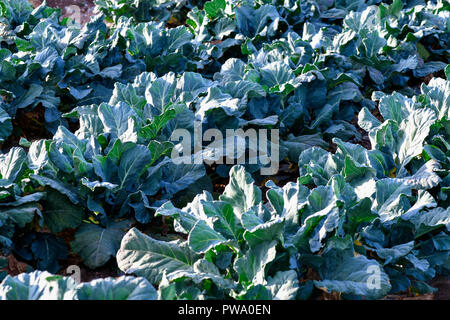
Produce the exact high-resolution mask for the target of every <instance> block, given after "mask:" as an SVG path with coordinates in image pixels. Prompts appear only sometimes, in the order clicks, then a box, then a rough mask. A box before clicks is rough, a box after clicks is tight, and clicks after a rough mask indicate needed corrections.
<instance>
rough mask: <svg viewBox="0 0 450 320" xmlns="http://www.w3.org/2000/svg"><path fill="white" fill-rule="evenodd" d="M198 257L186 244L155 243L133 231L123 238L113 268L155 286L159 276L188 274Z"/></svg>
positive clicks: (160, 277) (155, 241) (160, 278)
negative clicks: (179, 273) (183, 272)
mask: <svg viewBox="0 0 450 320" xmlns="http://www.w3.org/2000/svg"><path fill="white" fill-rule="evenodd" d="M198 259H199V256H198V255H197V254H195V252H193V251H192V250H191V249H190V248H189V247H188V246H187V244H180V243H176V242H165V241H159V240H155V239H153V238H151V237H149V236H147V235H145V234H143V233H141V232H140V231H138V230H137V229H135V228H133V229H131V230H130V231H128V233H127V234H126V235H125V236H124V237H123V239H122V243H121V245H120V250H119V251H118V252H117V264H118V266H119V268H120V270H122V271H123V272H125V273H134V274H136V275H138V276H141V277H144V278H146V279H148V280H149V281H150V282H151V283H155V284H157V283H159V282H160V281H161V280H162V277H163V274H164V273H165V274H166V275H170V274H171V273H173V272H177V271H183V270H185V271H192V268H193V267H192V266H193V264H194V262H195V261H197V260H198Z"/></svg>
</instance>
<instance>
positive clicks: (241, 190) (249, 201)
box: [220, 166, 261, 216]
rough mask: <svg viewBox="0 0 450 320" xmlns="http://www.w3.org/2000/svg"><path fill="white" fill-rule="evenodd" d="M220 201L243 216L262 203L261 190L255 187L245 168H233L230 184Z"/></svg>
mask: <svg viewBox="0 0 450 320" xmlns="http://www.w3.org/2000/svg"><path fill="white" fill-rule="evenodd" d="M220 200H222V201H225V202H227V203H229V204H231V206H232V207H233V209H234V210H235V213H237V214H238V216H241V215H242V214H243V213H244V212H246V211H248V210H249V209H250V208H252V207H253V206H256V205H258V204H259V203H260V202H261V190H260V189H259V188H258V187H257V186H255V184H254V181H253V179H252V178H251V176H250V174H249V173H247V172H246V171H245V168H244V167H243V166H233V167H232V168H231V170H230V182H229V183H228V185H227V186H226V187H225V191H224V192H223V194H222V195H221V196H220Z"/></svg>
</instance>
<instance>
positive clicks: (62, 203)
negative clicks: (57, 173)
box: [43, 189, 85, 233]
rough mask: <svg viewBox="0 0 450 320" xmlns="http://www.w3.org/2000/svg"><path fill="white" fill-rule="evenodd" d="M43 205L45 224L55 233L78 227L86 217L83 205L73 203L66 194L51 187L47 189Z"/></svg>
mask: <svg viewBox="0 0 450 320" xmlns="http://www.w3.org/2000/svg"><path fill="white" fill-rule="evenodd" d="M43 206H44V211H43V216H44V221H45V224H46V225H47V226H48V227H49V228H50V230H51V231H52V232H54V233H56V232H61V231H63V230H64V229H67V228H70V229H73V228H76V227H78V226H79V225H80V224H81V222H82V221H83V219H84V217H85V214H84V209H83V208H82V207H80V206H79V205H75V204H73V203H71V202H70V201H69V199H68V198H67V197H66V196H64V195H62V194H61V193H59V192H58V191H54V190H51V189H49V190H48V191H47V197H46V199H45V202H44V204H43Z"/></svg>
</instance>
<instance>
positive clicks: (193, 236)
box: [188, 220, 227, 253]
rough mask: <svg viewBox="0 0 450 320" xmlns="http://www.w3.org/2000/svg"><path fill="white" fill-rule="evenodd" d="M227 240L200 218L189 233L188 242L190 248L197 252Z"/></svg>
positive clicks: (204, 250)
mask: <svg viewBox="0 0 450 320" xmlns="http://www.w3.org/2000/svg"><path fill="white" fill-rule="evenodd" d="M225 242H227V239H225V238H224V237H223V236H222V235H221V234H220V233H218V232H217V231H215V230H214V229H212V228H211V227H209V226H208V225H207V224H206V222H204V221H202V220H200V221H198V222H197V223H196V224H195V225H194V227H193V228H192V229H191V232H190V233H189V238H188V243H189V246H190V247H191V249H192V250H193V251H195V252H197V253H205V252H207V251H208V250H210V249H212V248H214V247H215V246H218V245H219V244H222V243H225Z"/></svg>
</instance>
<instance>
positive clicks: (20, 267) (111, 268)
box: [5, 0, 450, 300]
mask: <svg viewBox="0 0 450 320" xmlns="http://www.w3.org/2000/svg"><path fill="white" fill-rule="evenodd" d="M29 1H30V2H31V3H32V4H33V6H35V7H37V6H39V5H40V4H41V3H42V1H41V0H29ZM93 1H94V0H47V4H48V5H49V6H51V7H56V8H60V9H61V11H62V15H63V17H71V15H72V14H73V10H72V9H71V6H74V5H75V6H78V8H79V9H80V20H81V21H80V22H81V23H82V24H86V23H87V22H88V21H89V19H90V17H91V16H92V15H93V14H94V3H93ZM375 113H376V111H375ZM374 115H375V116H380V115H379V114H374ZM25 120H27V119H25ZM39 122H40V121H39ZM352 123H353V124H355V125H356V126H357V122H356V119H354V120H353V121H352ZM18 124H19V125H20V123H18ZM357 128H359V127H358V126H357ZM359 129H360V128H359ZM359 131H360V133H361V134H362V137H363V138H362V140H361V141H354V142H355V143H359V144H361V145H362V146H364V147H366V148H368V149H370V142H369V140H368V138H367V134H366V132H364V131H363V130H359ZM330 149H333V146H332V145H331V147H330ZM330 151H333V150H330ZM280 169H281V170H280V171H281V172H280V175H279V176H277V178H278V180H280V181H278V182H287V181H290V180H292V176H293V175H292V174H293V171H296V172H298V168H294V167H292V165H290V164H285V163H283V164H282V166H281V168H280ZM210 171H211V170H210ZM208 173H209V174H212V175H214V173H212V172H208ZM226 183H227V181H225V180H224V181H221V183H219V182H216V183H215V188H216V189H217V190H216V191H217V192H220V191H222V190H220V189H221V188H222V189H223V188H224V187H225V185H226ZM262 185H264V184H262ZM162 224H163V226H162V227H161V226H159V227H156V228H155V229H156V230H152V231H153V232H154V233H155V234H157V233H160V234H161V236H162V237H165V236H166V235H165V232H164V230H165V229H167V228H164V221H163V222H162ZM158 229H159V230H158ZM155 231H156V232H155ZM158 231H159V232H158ZM68 233H70V231H69V232H68ZM63 238H67V239H66V241H67V242H68V243H70V241H71V240H72V238H73V234H67V235H65V236H63ZM65 262H66V263H65V264H66V266H63V268H62V269H61V271H60V272H59V274H62V275H66V272H65V270H66V267H67V266H69V265H78V266H80V267H81V281H83V282H86V281H91V280H94V279H97V278H105V277H117V276H119V275H120V270H118V268H117V266H116V265H115V264H114V262H113V259H111V261H110V263H108V264H106V265H105V266H104V267H101V268H97V269H96V270H90V269H89V268H87V267H85V266H84V265H83V263H82V260H81V258H80V257H79V256H78V255H76V254H73V253H70V254H69V256H68V259H67V261H65ZM28 270H29V268H28V266H27V265H26V264H25V263H23V262H20V261H18V260H16V259H15V257H14V256H12V255H11V256H9V265H8V268H6V270H5V271H7V272H8V273H9V274H11V275H17V274H19V273H22V272H26V271H28ZM307 278H309V277H307ZM312 278H313V277H312ZM430 284H431V285H432V286H433V287H435V288H437V289H438V291H437V292H436V293H435V294H427V295H421V296H415V295H414V294H413V293H411V292H405V293H403V294H397V295H389V296H387V297H386V298H385V299H387V300H433V299H434V300H450V279H449V277H445V276H439V277H436V278H435V279H434V280H433V281H432V282H431V283H430ZM319 299H321V300H329V299H339V295H336V294H325V293H324V294H323V295H322V296H321V297H319Z"/></svg>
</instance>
